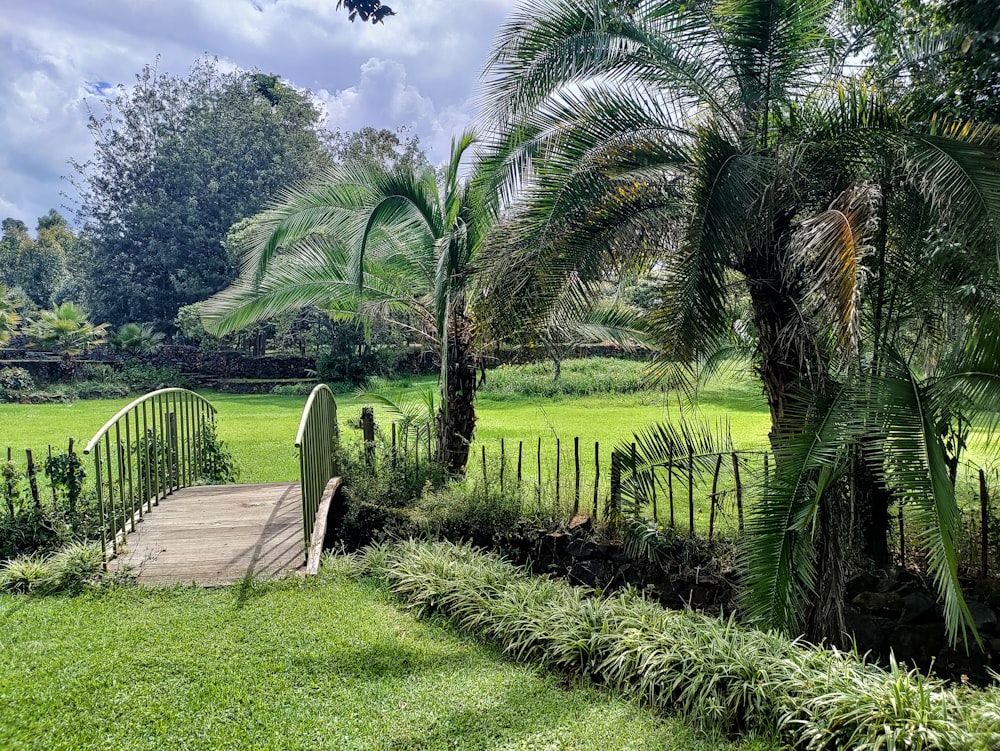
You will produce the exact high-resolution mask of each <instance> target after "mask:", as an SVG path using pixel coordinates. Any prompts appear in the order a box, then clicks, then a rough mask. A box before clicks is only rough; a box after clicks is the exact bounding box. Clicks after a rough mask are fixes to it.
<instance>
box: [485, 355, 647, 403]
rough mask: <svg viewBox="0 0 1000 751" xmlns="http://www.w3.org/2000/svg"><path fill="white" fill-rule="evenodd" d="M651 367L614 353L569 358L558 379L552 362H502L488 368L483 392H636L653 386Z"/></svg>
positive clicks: (501, 395)
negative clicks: (576, 358) (584, 357)
mask: <svg viewBox="0 0 1000 751" xmlns="http://www.w3.org/2000/svg"><path fill="white" fill-rule="evenodd" d="M648 368H649V365H648V363H644V362H638V361H635V360H619V359H616V358H612V357H590V358H586V359H579V360H566V361H565V362H563V363H562V367H561V375H560V377H559V380H555V379H554V370H553V366H552V363H551V362H539V363H531V364H528V365H501V366H500V367H497V368H493V369H492V370H490V371H488V372H487V374H486V382H485V384H483V386H482V388H480V390H479V393H480V394H481V395H482V396H489V397H491V398H494V399H504V398H511V397H518V396H520V397H538V396H544V397H553V396H592V395H594V394H633V393H636V392H640V391H646V390H649V389H650V388H651V387H652V386H651V380H650V378H649V375H648V373H647V371H648Z"/></svg>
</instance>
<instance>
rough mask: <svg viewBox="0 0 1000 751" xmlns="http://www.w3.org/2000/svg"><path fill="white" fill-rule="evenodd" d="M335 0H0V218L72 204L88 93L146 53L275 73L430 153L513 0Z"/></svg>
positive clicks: (458, 123)
mask: <svg viewBox="0 0 1000 751" xmlns="http://www.w3.org/2000/svg"><path fill="white" fill-rule="evenodd" d="M336 4H337V3H336V0H0V71H3V75H2V76H0V218H3V217H8V216H11V217H15V218H18V219H22V220H24V221H25V223H26V224H28V226H29V227H31V228H32V229H33V228H34V226H35V221H36V219H37V218H38V217H39V216H41V215H43V214H45V213H46V212H47V211H48V210H49V209H50V208H57V209H59V210H60V211H62V212H63V213H64V214H70V213H72V210H73V209H75V194H74V192H73V189H72V186H71V185H70V184H69V183H68V182H67V180H65V179H64V177H63V176H64V175H69V174H70V173H71V170H72V168H71V167H70V165H69V161H70V160H71V159H75V160H79V161H84V160H86V159H87V157H88V156H89V154H90V151H91V149H92V141H91V138H90V134H89V133H88V131H87V127H86V124H87V106H88V103H89V104H90V106H91V107H94V108H95V111H101V109H102V106H101V101H100V98H101V96H102V95H104V96H106V95H109V94H113V93H114V87H115V86H116V85H118V84H126V85H128V84H130V83H132V82H133V81H134V80H135V74H136V73H137V72H138V71H139V70H140V69H141V68H142V67H143V66H144V65H146V64H147V63H149V64H152V63H155V62H156V61H157V57H159V70H160V71H161V72H166V73H170V74H175V75H185V74H186V73H187V71H188V68H189V67H190V65H191V63H192V62H194V60H195V59H196V58H198V57H199V56H201V55H203V54H206V53H207V54H209V55H212V56H216V57H218V58H219V59H220V60H222V61H224V62H225V63H226V64H230V65H233V66H238V67H241V68H247V69H253V68H257V69H260V70H261V71H263V72H266V73H275V74H278V75H280V76H281V77H282V78H283V79H284V80H285V81H287V82H289V83H291V84H292V85H294V86H297V87H300V88H306V89H310V90H311V91H312V92H313V93H314V94H316V96H317V98H318V100H319V101H320V102H321V103H322V105H323V107H324V108H325V110H326V113H327V117H328V120H327V126H328V127H330V128H342V129H345V130H355V129H357V128H360V127H363V126H365V125H372V126H375V127H385V128H396V127H399V126H406V127H408V128H410V129H411V130H412V131H413V132H415V133H417V134H418V135H419V136H420V139H421V143H422V144H423V146H424V148H425V149H426V150H427V151H428V153H429V155H430V157H431V160H432V161H433V162H435V163H437V162H440V161H441V160H443V159H444V158H445V157H446V156H447V151H448V144H449V142H450V139H451V137H452V135H453V134H455V133H458V132H460V131H461V130H462V129H463V128H464V127H466V126H467V125H468V124H470V122H471V121H472V119H473V117H474V112H475V98H476V91H477V84H478V78H479V73H480V70H481V68H482V65H483V63H484V61H485V59H486V55H487V53H488V52H489V50H490V48H491V47H492V43H493V38H494V35H495V33H496V31H497V30H498V29H499V28H500V25H501V24H502V23H503V21H504V18H505V17H506V16H507V15H508V14H509V12H510V10H511V8H512V7H513V5H514V0H389V4H390V5H391V6H392V7H393V9H394V10H395V11H396V14H397V15H395V16H393V17H391V18H388V19H387V20H386V22H385V23H384V24H382V25H375V26H372V25H370V24H361V23H360V22H355V23H354V24H351V23H350V22H349V21H348V20H347V14H346V13H344V12H343V11H336V10H335V8H336ZM102 92H103V94H102ZM63 193H66V194H68V195H65V196H64V195H61V194H63ZM65 206H69V207H70V208H69V209H66V208H64V207H65Z"/></svg>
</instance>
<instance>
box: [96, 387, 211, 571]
mask: <svg viewBox="0 0 1000 751" xmlns="http://www.w3.org/2000/svg"><path fill="white" fill-rule="evenodd" d="M215 413H216V409H215V407H213V406H212V404H211V403H210V402H209V401H208V400H207V399H205V398H204V397H203V396H201V395H200V394H196V393H195V392H193V391H189V390H187V389H181V388H165V389H157V390H156V391H151V392H150V393H148V394H145V395H144V396H141V397H139V398H138V399H135V400H134V401H132V402H131V403H129V404H127V405H126V406H124V407H122V409H120V410H119V411H118V412H117V413H116V414H115V415H114V416H113V417H112V418H111V419H110V420H108V421H107V422H106V423H105V424H104V427H102V428H101V429H100V430H98V431H97V433H95V434H94V437H93V438H91V439H90V441H89V442H88V443H87V447H86V448H85V449H84V451H83V453H84V454H93V457H94V484H95V487H96V490H97V502H98V505H99V507H100V512H101V520H102V524H101V545H102V548H103V549H104V553H105V557H107V553H108V543H109V540H110V544H111V550H112V553H114V554H117V553H118V547H119V545H120V544H122V543H124V541H125V538H126V535H127V532H128V531H133V532H134V531H135V520H136V514H138V517H139V519H140V520H141V519H142V518H143V512H144V510H145V511H149V510H150V509H151V508H152V507H153V506H156V505H159V502H160V500H162V499H163V498H165V497H166V496H168V495H170V493H172V492H174V491H175V490H179V489H180V488H182V487H187V486H189V485H192V484H193V483H194V482H196V481H197V480H198V478H199V477H201V476H202V475H203V472H204V469H205V459H206V453H205V451H204V440H205V435H204V429H205V427H206V426H207V425H209V424H212V423H214V421H215Z"/></svg>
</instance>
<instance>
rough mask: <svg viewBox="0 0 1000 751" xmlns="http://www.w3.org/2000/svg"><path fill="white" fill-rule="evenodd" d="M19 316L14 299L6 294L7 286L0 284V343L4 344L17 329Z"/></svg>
mask: <svg viewBox="0 0 1000 751" xmlns="http://www.w3.org/2000/svg"><path fill="white" fill-rule="evenodd" d="M20 323H21V316H19V315H18V314H17V309H16V308H15V307H14V301H13V300H11V299H10V297H9V296H8V292H7V288H6V287H4V286H3V285H2V284H0V344H6V343H7V342H8V341H9V340H10V337H11V336H12V335H13V334H14V332H15V331H17V327H18V326H19V325H20Z"/></svg>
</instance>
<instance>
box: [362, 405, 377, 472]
mask: <svg viewBox="0 0 1000 751" xmlns="http://www.w3.org/2000/svg"><path fill="white" fill-rule="evenodd" d="M361 435H362V439H363V440H364V442H365V464H367V465H368V466H369V467H371V466H372V464H373V462H374V461H375V408H374V407H362V408H361Z"/></svg>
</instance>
